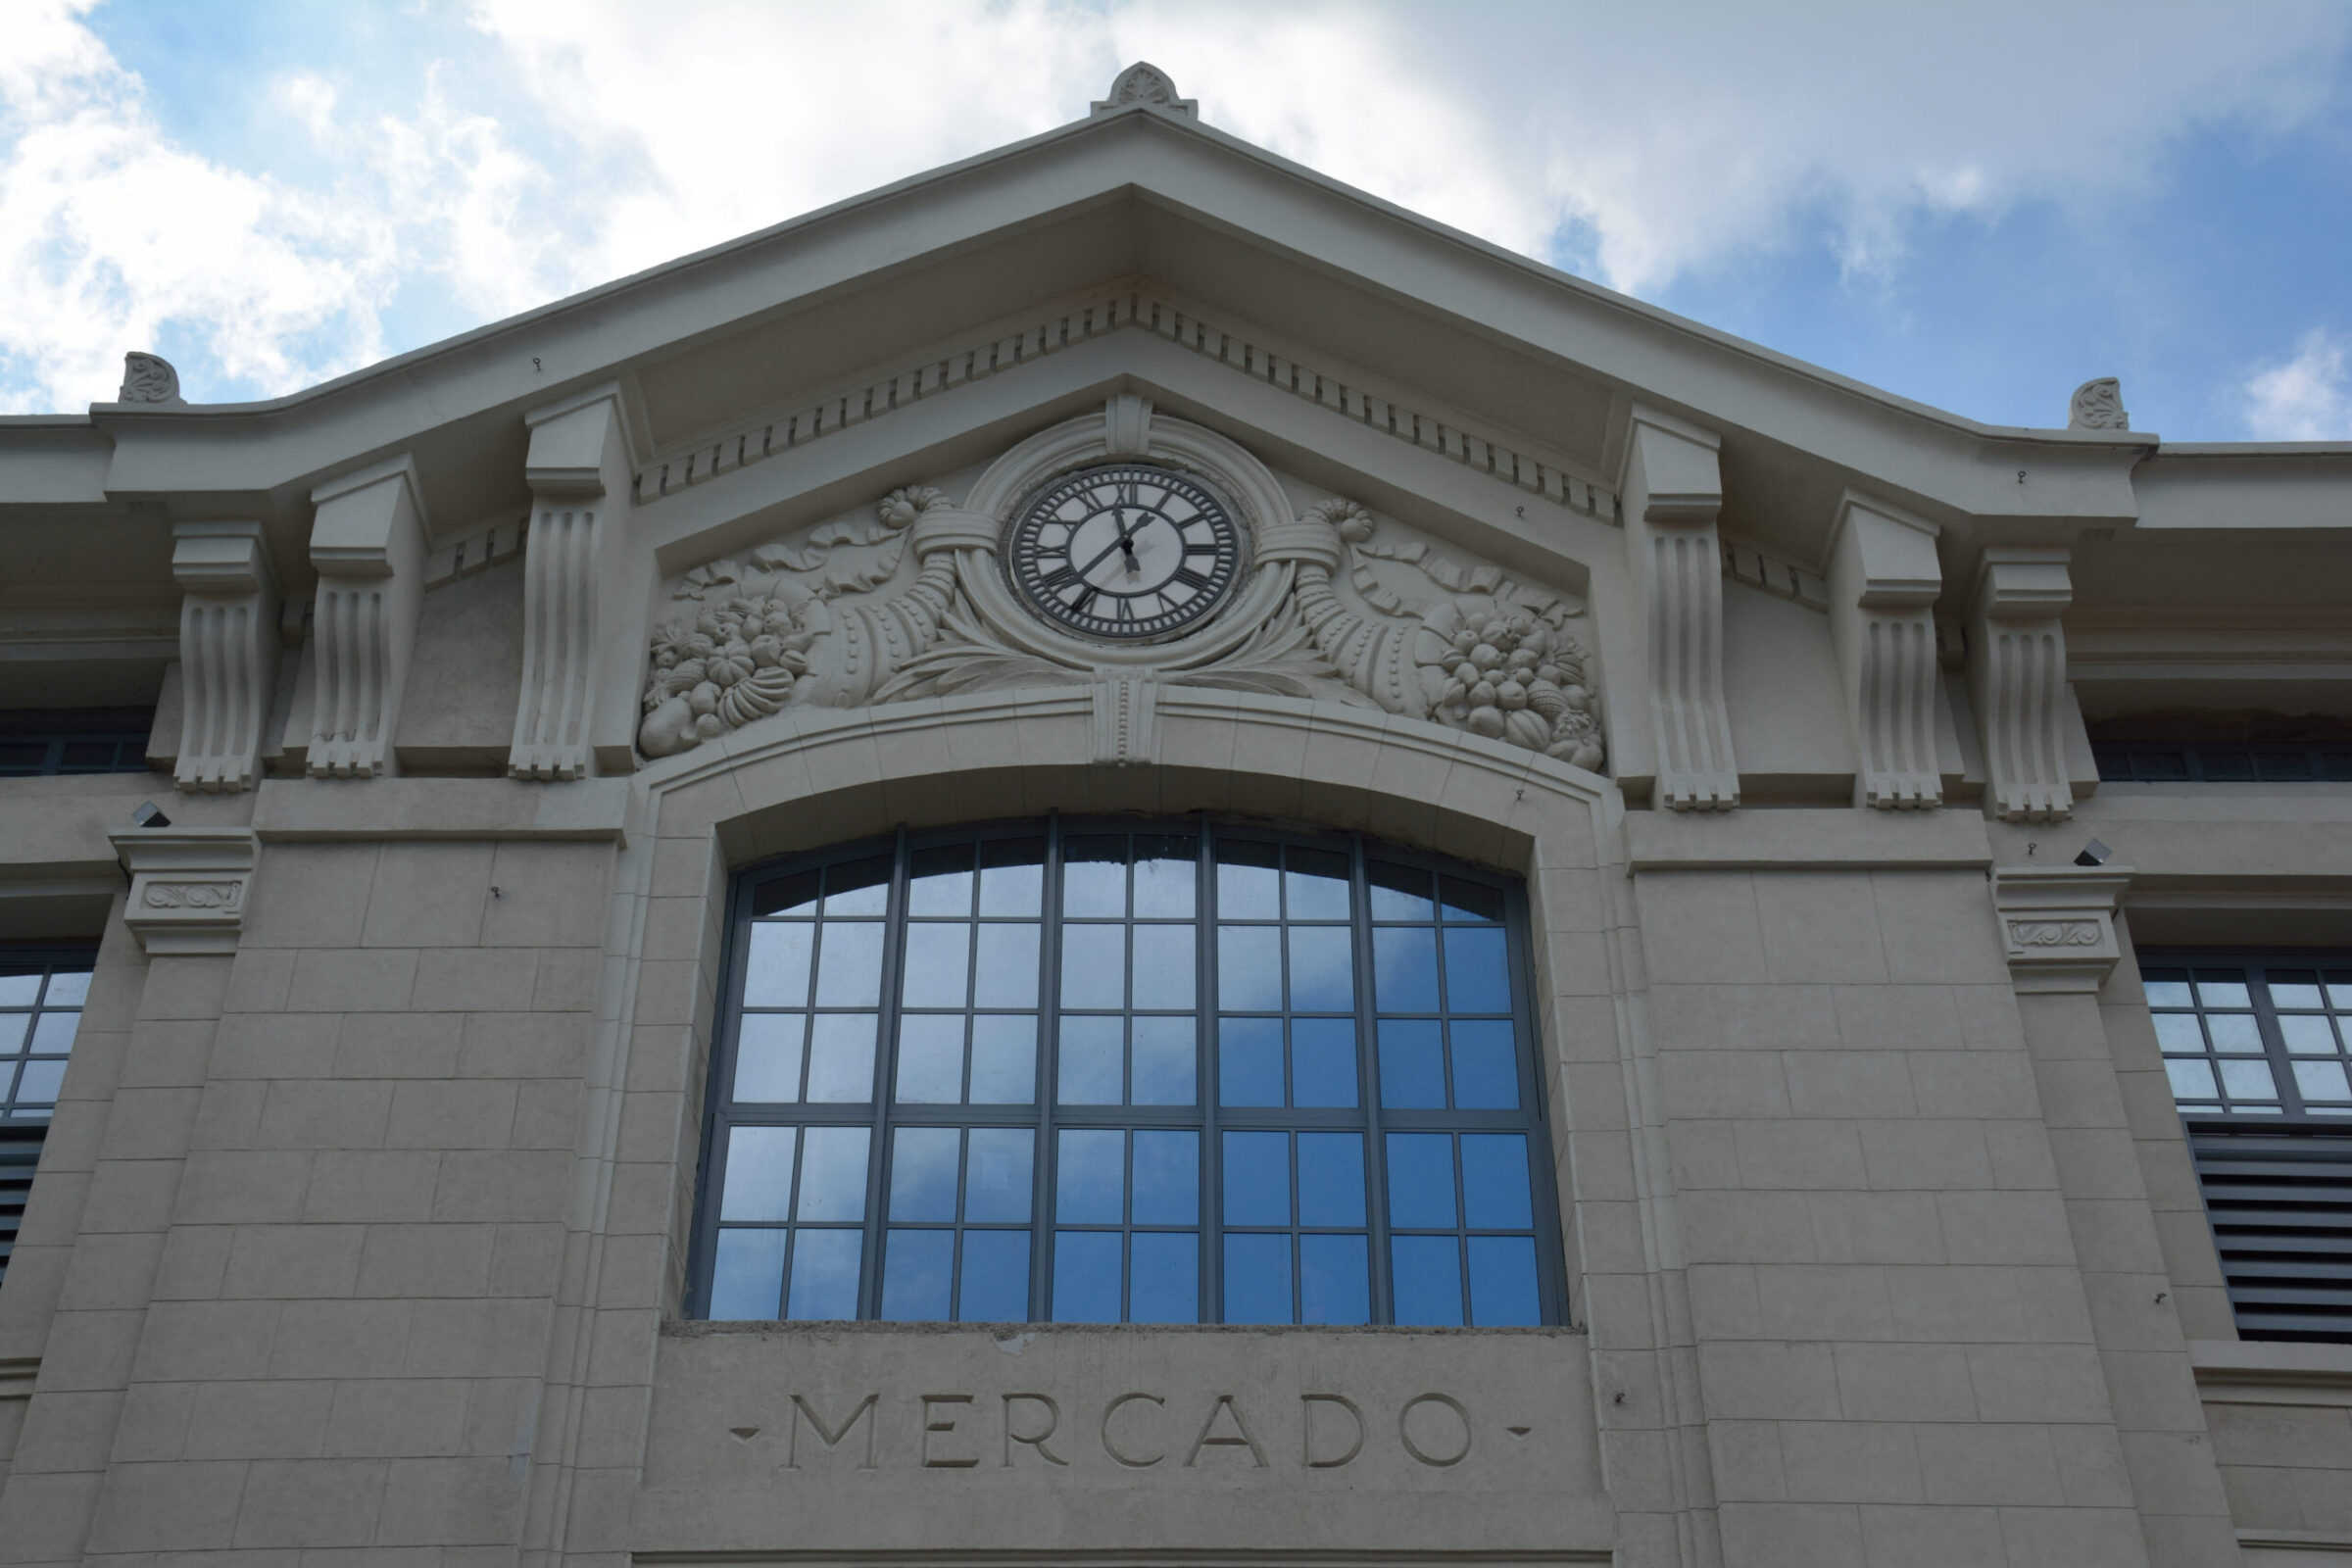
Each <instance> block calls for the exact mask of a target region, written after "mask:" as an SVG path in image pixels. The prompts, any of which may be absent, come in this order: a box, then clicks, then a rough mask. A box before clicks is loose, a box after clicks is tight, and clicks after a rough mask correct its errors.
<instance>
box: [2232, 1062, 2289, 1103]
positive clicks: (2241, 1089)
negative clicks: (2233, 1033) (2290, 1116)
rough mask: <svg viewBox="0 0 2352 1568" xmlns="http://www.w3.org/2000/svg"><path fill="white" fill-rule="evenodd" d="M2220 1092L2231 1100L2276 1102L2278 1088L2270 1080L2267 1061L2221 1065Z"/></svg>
mask: <svg viewBox="0 0 2352 1568" xmlns="http://www.w3.org/2000/svg"><path fill="white" fill-rule="evenodd" d="M2222 1092H2223V1093H2224V1094H2226V1095H2228V1096H2229V1098H2230V1099H2231V1100H2276V1099H2278V1085H2277V1084H2276V1083H2274V1082H2273V1081H2272V1079H2271V1064H2270V1063H2269V1062H2267V1061H2225V1062H2223V1063H2222Z"/></svg>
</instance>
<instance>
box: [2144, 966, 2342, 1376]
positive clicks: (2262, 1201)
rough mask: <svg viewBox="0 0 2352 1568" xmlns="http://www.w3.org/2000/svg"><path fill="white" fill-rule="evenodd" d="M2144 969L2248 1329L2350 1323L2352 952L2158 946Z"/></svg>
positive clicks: (2283, 1331)
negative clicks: (2167, 949) (2219, 950)
mask: <svg viewBox="0 0 2352 1568" xmlns="http://www.w3.org/2000/svg"><path fill="white" fill-rule="evenodd" d="M2141 978H2142V980H2143V982H2144V983H2145V986H2146V989H2147V995H2148V1006H2149V1010H2150V1012H2151V1013H2152V1015H2153V1017H2154V1020H2155V1024H2156V1041H2157V1045H2158V1046H2159V1047H2160V1048H2161V1049H2162V1051H2163V1053H2164V1066H2165V1072H2166V1074H2167V1075H2168V1076H2169V1077H2170V1078H2171V1079H2172V1085H2173V1099H2174V1101H2175V1102H2176V1103H2178V1104H2179V1105H2180V1114H2181V1117H2182V1120H2183V1122H2184V1123H2185V1125H2186V1127H2187V1130H2188V1141H2189V1150H2190V1152H2191V1153H2192V1154H2193V1155H2194V1156H2195V1158H2196V1164H2197V1175H2198V1180H2199V1183H2200V1184H2201V1186H2202V1187H2203V1189H2204V1194H2205V1209H2206V1214H2207V1216H2208V1217H2209V1218H2210V1219H2211V1220H2212V1223H2213V1236H2214V1244H2215V1247H2216V1248H2217V1249H2218V1250H2219V1251H2220V1254H2221V1260H2222V1271H2223V1275H2224V1277H2225V1279H2226V1280H2227V1282H2228V1284H2229V1299H2230V1302H2231V1305H2232V1306H2233V1307H2234V1309H2235V1311H2236V1315H2237V1326H2238V1332H2239V1334H2241V1335H2242V1336H2244V1337H2245V1338H2247V1339H2330V1340H2334V1339H2352V953H2329V954H2318V955H2301V956H2297V955H2293V954H2229V953H2169V954H2168V953H2156V952H2150V953H2146V954H2143V955H2142V956H2141Z"/></svg>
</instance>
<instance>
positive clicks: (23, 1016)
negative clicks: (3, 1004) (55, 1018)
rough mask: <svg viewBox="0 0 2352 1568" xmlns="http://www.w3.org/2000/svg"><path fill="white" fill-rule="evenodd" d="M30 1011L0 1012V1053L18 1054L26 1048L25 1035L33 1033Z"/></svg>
mask: <svg viewBox="0 0 2352 1568" xmlns="http://www.w3.org/2000/svg"><path fill="white" fill-rule="evenodd" d="M32 1017H33V1015H32V1014H31V1013H29V1012H0V1055H10V1056H14V1055H18V1054H22V1053H23V1052H24V1050H25V1036H27V1035H29V1034H31V1033H32Z"/></svg>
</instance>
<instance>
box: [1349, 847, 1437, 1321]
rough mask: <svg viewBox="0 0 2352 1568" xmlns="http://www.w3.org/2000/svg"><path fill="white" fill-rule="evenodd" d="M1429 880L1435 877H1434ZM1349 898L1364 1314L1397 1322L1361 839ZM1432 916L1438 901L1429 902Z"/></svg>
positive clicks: (1367, 881)
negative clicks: (1367, 1285)
mask: <svg viewBox="0 0 2352 1568" xmlns="http://www.w3.org/2000/svg"><path fill="white" fill-rule="evenodd" d="M1431 882H1432V884H1433V891H1434V884H1435V882H1436V878H1435V877H1434V876H1433V877H1432V878H1431ZM1348 900H1349V907H1350V912H1351V913H1352V915H1353V919H1352V920H1350V922H1349V925H1350V929H1351V944H1352V946H1353V948H1354V951H1355V974H1356V986H1355V1086H1356V1087H1355V1098H1356V1101H1357V1107H1356V1108H1357V1115H1356V1117H1355V1118H1354V1120H1355V1124H1356V1125H1358V1126H1360V1127H1362V1128H1363V1130H1364V1228H1365V1237H1364V1245H1365V1248H1366V1250H1368V1251H1370V1253H1371V1254H1372V1255H1371V1258H1370V1262H1371V1265H1372V1281H1371V1290H1372V1299H1371V1311H1370V1313H1369V1314H1368V1315H1369V1316H1370V1318H1371V1320H1372V1321H1373V1322H1375V1323H1394V1322H1396V1321H1397V1305H1396V1293H1395V1290H1394V1288H1393V1285H1392V1281H1391V1280H1390V1277H1389V1151H1388V1145H1387V1142H1386V1141H1385V1140H1384V1139H1383V1137H1382V1130H1383V1119H1382V1116H1381V1105H1380V1084H1379V1075H1378V1072H1377V1070H1376V1069H1377V1065H1378V1056H1377V1052H1376V1049H1375V1048H1376V1042H1377V1031H1378V1028H1379V1025H1378V1021H1377V999H1375V998H1374V996H1373V995H1372V988H1373V986H1374V985H1376V984H1377V983H1378V977H1377V976H1376V975H1375V974H1374V973H1373V967H1374V966H1373V962H1372V879H1371V873H1370V871H1369V870H1368V869H1367V868H1366V866H1365V864H1364V841H1363V840H1362V839H1361V838H1360V837H1357V836H1354V835H1350V836H1349V838H1348ZM1430 914H1431V916H1432V918H1433V919H1434V918H1435V916H1436V914H1437V907H1436V906H1435V905H1434V904H1433V905H1432V906H1431V907H1430Z"/></svg>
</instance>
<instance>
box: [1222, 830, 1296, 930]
mask: <svg viewBox="0 0 2352 1568" xmlns="http://www.w3.org/2000/svg"><path fill="white" fill-rule="evenodd" d="M1277 853H1278V852H1277V850H1276V848H1275V847H1274V846H1273V845H1271V844H1259V843H1256V842H1254V841H1252V840H1250V839H1219V840H1218V841H1217V913H1218V914H1220V915H1222V916H1223V917H1224V918H1226V919H1228V920H1278V919H1280V918H1281V917H1282V881H1281V878H1280V876H1279V874H1278V873H1277V872H1276V871H1275V869H1274V862H1275V858H1276V855H1277Z"/></svg>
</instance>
